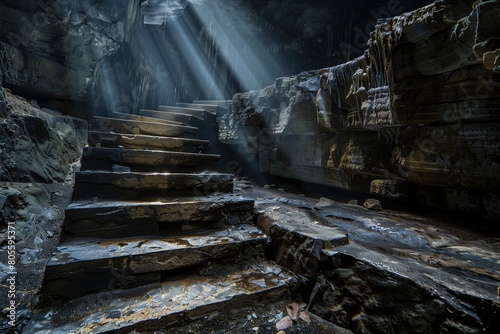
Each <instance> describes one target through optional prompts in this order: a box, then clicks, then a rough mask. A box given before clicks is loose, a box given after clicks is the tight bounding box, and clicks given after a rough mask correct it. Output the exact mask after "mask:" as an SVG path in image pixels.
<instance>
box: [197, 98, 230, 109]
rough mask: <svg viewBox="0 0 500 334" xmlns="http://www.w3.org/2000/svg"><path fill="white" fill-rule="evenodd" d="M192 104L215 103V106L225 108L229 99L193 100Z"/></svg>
mask: <svg viewBox="0 0 500 334" xmlns="http://www.w3.org/2000/svg"><path fill="white" fill-rule="evenodd" d="M193 104H209V105H216V106H219V107H222V108H225V109H227V108H228V107H229V100H194V101H193Z"/></svg>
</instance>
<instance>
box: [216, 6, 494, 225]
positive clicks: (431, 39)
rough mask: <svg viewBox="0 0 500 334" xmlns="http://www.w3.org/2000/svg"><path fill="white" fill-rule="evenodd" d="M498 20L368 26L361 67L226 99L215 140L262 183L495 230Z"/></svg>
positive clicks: (432, 14)
mask: <svg viewBox="0 0 500 334" xmlns="http://www.w3.org/2000/svg"><path fill="white" fill-rule="evenodd" d="M499 11H500V4H499V3H498V2H496V1H480V2H473V1H438V2H435V3H434V4H432V5H429V6H427V7H423V8H421V9H418V10H415V11H413V12H408V13H404V14H403V15H400V16H397V17H395V18H392V19H384V20H379V22H378V24H377V26H376V27H375V29H374V31H373V32H372V34H371V38H370V40H369V42H368V47H367V50H366V51H365V53H364V54H363V55H362V56H360V57H358V58H356V59H354V60H352V61H349V62H347V63H344V64H341V65H338V66H334V67H330V68H324V69H321V70H316V71H309V72H303V73H301V74H298V75H295V76H291V77H283V78H279V79H277V80H276V82H275V83H274V84H273V85H271V86H268V87H266V88H265V89H263V90H260V91H250V92H246V93H240V94H236V95H235V96H234V97H233V100H232V104H231V110H230V112H229V113H228V114H227V115H225V116H224V118H222V119H221V121H220V139H221V140H222V141H223V142H225V143H227V144H232V145H234V147H235V148H237V151H238V152H239V156H240V159H241V162H242V165H253V166H255V165H258V168H259V170H260V172H263V173H270V174H272V175H276V176H282V177H287V178H292V179H297V180H301V181H307V182H313V183H318V184H324V185H330V186H335V187H340V188H344V189H349V190H356V191H361V192H364V193H371V194H375V195H381V196H386V197H391V198H396V199H404V200H407V201H411V202H419V203H425V204H428V205H432V206H436V207H439V208H447V209H452V210H459V211H464V212H468V213H475V214H479V215H481V216H483V217H489V218H499V217H500V211H499V209H498V208H499V207H500V206H499V204H500V203H499V201H500V193H499V192H498V189H500V188H499V182H500V156H499V154H500V151H499V147H500V145H499V144H500V140H499V133H500V132H499V130H500V128H499V126H500V123H499V122H498V121H499V118H498V117H499V116H498V115H499V114H498V111H499V109H498V108H499V104H498V98H499V96H500V92H499V89H498V88H499V85H500V84H499V78H500V75H499V74H498V59H499V58H498V52H499V51H498V47H499V44H498V43H499V40H500V39H499V36H500V26H499V25H498V24H497V23H496V22H495V20H496V19H495V17H498V13H499ZM495 66H497V67H495Z"/></svg>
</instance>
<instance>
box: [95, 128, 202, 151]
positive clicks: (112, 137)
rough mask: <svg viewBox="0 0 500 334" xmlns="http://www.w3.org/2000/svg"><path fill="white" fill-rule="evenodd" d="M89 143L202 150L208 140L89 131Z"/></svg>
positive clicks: (104, 145)
mask: <svg viewBox="0 0 500 334" xmlns="http://www.w3.org/2000/svg"><path fill="white" fill-rule="evenodd" d="M88 141H89V144H90V145H91V146H101V147H111V148H118V147H119V146H121V147H123V148H128V149H145V148H147V149H150V150H151V149H153V150H162V151H179V152H188V153H194V152H203V151H205V150H206V149H207V146H208V141H207V140H199V139H191V138H176V137H162V136H147V135H132V134H118V133H109V132H99V131H90V132H89V138H88Z"/></svg>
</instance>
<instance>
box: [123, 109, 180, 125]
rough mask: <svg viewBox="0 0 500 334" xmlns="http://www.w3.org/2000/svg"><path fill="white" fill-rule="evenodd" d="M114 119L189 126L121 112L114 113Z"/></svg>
mask: <svg viewBox="0 0 500 334" xmlns="http://www.w3.org/2000/svg"><path fill="white" fill-rule="evenodd" d="M113 118H119V119H127V120H131V121H140V122H149V123H161V124H170V125H188V124H185V123H182V122H177V121H172V120H166V119H161V118H156V117H148V116H141V115H134V114H126V113H120V112H114V113H113Z"/></svg>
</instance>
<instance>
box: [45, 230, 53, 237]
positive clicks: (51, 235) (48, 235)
mask: <svg viewBox="0 0 500 334" xmlns="http://www.w3.org/2000/svg"><path fill="white" fill-rule="evenodd" d="M45 233H46V234H47V237H49V238H53V237H54V233H53V232H52V231H46V232H45Z"/></svg>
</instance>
